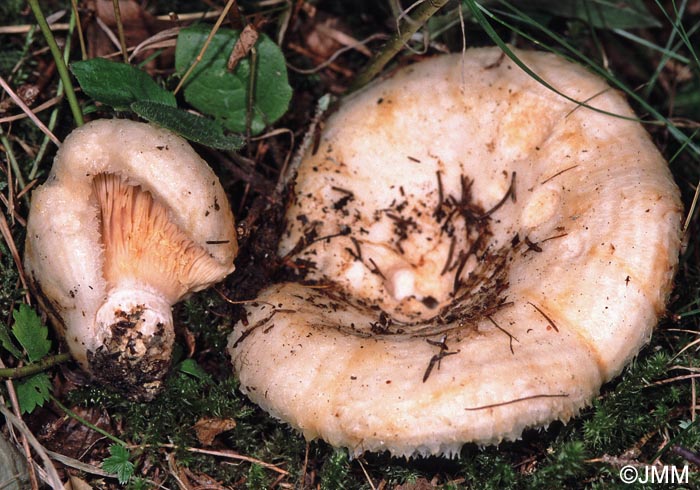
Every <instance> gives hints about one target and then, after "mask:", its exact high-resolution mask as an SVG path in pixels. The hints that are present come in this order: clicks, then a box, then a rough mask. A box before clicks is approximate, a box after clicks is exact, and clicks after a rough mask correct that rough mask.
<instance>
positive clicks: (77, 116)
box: [27, 0, 85, 126]
mask: <svg viewBox="0 0 700 490" xmlns="http://www.w3.org/2000/svg"><path fill="white" fill-rule="evenodd" d="M27 1H28V2H29V6H30V7H31V8H32V12H34V17H35V18H36V21H37V23H38V24H39V28H40V29H41V32H42V34H44V38H45V39H46V43H47V44H48V45H49V49H50V50H51V55H52V56H53V59H54V61H55V63H56V69H57V70H58V75H59V77H61V80H62V81H63V85H64V86H65V89H66V99H68V105H69V106H70V108H71V111H72V112H73V120H74V121H75V124H76V125H77V126H82V125H83V124H85V120H84V119H83V113H82V111H81V110H80V104H78V98H77V97H76V96H75V91H74V90H73V85H72V83H71V79H70V74H69V73H68V67H67V66H66V64H65V63H64V62H63V55H62V53H61V50H60V49H59V48H58V44H56V39H55V38H54V37H53V33H52V32H51V28H50V27H49V24H48V23H47V22H46V17H45V16H44V12H43V11H42V10H41V6H40V5H39V0H27Z"/></svg>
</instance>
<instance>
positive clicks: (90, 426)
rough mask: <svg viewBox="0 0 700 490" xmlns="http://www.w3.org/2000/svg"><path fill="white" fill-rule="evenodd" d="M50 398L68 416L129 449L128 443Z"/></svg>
mask: <svg viewBox="0 0 700 490" xmlns="http://www.w3.org/2000/svg"><path fill="white" fill-rule="evenodd" d="M49 396H50V397H51V401H53V402H54V403H55V404H56V405H58V407H59V408H60V409H61V410H63V411H64V412H66V415H68V416H69V417H71V418H74V419H75V420H77V421H78V422H80V423H81V424H83V425H84V426H85V427H88V428H89V429H92V430H94V431H95V432H97V433H98V434H101V435H103V436H105V437H106V438H107V439H109V440H110V441H113V442H116V443H117V444H120V445H122V446H124V447H127V443H126V442H124V441H122V440H121V439H119V438H118V437H116V436H113V435H112V434H110V433H109V432H107V431H106V430H104V429H100V428H99V427H97V426H96V425H95V424H93V423H92V422H88V421H87V420H85V419H84V418H82V417H81V416H80V415H78V414H77V413H75V412H74V411H73V410H71V409H70V408H68V407H66V406H65V405H64V404H63V403H61V402H60V401H58V399H57V398H56V397H55V396H53V395H49Z"/></svg>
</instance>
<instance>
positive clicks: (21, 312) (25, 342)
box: [12, 304, 51, 362]
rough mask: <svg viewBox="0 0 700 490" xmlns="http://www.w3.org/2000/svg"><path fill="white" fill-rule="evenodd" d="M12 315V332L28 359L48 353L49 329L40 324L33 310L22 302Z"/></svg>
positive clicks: (37, 358)
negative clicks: (13, 321) (13, 322)
mask: <svg viewBox="0 0 700 490" xmlns="http://www.w3.org/2000/svg"><path fill="white" fill-rule="evenodd" d="M12 316H13V318H14V319H15V325H14V326H13V327H12V333H13V334H14V336H15V338H16V339H17V341H18V342H19V343H20V344H21V345H22V347H23V348H24V351H25V352H26V353H27V357H28V358H29V361H30V362H36V361H38V360H40V359H41V358H42V357H44V356H45V355H46V354H48V353H49V351H50V350H51V341H50V340H49V339H48V335H49V329H48V327H46V326H44V325H42V324H41V318H39V316H38V315H37V314H36V313H35V312H34V310H33V309H31V307H29V306H27V305H25V304H22V305H20V306H19V309H17V310H15V311H14V313H13V314H12Z"/></svg>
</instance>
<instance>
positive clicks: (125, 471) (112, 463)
mask: <svg viewBox="0 0 700 490" xmlns="http://www.w3.org/2000/svg"><path fill="white" fill-rule="evenodd" d="M109 454H110V456H109V457H107V458H105V459H104V461H102V469H103V470H105V471H106V472H108V473H112V474H115V475H117V479H118V480H119V483H120V484H121V485H126V484H127V482H128V481H129V478H131V477H132V475H133V474H134V463H132V462H131V461H129V458H130V457H131V454H129V450H128V449H127V448H125V447H124V446H122V445H121V444H112V445H111V446H109Z"/></svg>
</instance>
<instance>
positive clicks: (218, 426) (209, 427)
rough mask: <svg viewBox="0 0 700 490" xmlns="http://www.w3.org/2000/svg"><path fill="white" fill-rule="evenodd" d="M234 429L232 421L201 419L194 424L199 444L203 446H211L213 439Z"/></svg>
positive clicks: (234, 425) (234, 423) (234, 422)
mask: <svg viewBox="0 0 700 490" xmlns="http://www.w3.org/2000/svg"><path fill="white" fill-rule="evenodd" d="M235 427H236V421H235V420H233V419H219V418H201V419H199V420H198V421H197V423H196V424H194V431H195V433H196V434H197V439H199V442H200V443H202V444H203V445H205V446H211V445H212V443H213V442H214V438H215V437H216V436H218V435H219V434H221V433H222V432H226V431H227V430H231V429H233V428H235Z"/></svg>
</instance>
